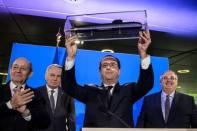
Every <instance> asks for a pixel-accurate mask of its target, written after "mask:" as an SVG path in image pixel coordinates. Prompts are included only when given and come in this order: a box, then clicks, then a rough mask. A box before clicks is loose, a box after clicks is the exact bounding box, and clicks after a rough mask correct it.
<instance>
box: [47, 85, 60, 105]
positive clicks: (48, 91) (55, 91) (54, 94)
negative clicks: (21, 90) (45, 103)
mask: <svg viewBox="0 0 197 131" xmlns="http://www.w3.org/2000/svg"><path fill="white" fill-rule="evenodd" d="M46 87H47V93H48V97H49V99H50V95H51V90H54V93H53V97H54V101H55V107H56V103H57V96H58V88H55V89H51V88H50V87H49V86H48V85H46Z"/></svg>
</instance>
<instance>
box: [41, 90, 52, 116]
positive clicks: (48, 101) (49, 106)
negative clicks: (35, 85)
mask: <svg viewBox="0 0 197 131" xmlns="http://www.w3.org/2000/svg"><path fill="white" fill-rule="evenodd" d="M42 92H43V96H44V99H45V101H46V106H47V110H48V112H49V114H50V116H52V114H53V113H52V110H51V104H50V100H49V96H48V92H47V87H46V86H45V87H44V88H42Z"/></svg>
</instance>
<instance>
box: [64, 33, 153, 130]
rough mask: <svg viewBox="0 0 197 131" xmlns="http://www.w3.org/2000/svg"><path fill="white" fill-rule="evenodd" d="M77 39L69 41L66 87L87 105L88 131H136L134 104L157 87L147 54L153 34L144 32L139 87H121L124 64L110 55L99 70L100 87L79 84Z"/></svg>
mask: <svg viewBox="0 0 197 131" xmlns="http://www.w3.org/2000/svg"><path fill="white" fill-rule="evenodd" d="M75 40H76V37H75V36H74V37H70V38H69V39H67V40H66V44H65V46H66V48H67V58H66V63H65V71H63V77H62V78H63V79H62V82H63V86H62V87H64V88H65V90H66V92H67V93H69V94H70V95H71V96H73V97H74V98H76V99H78V100H79V101H81V102H83V103H84V104H86V110H85V118H84V127H110V128H126V127H133V126H134V124H133V117H132V111H133V107H132V106H133V104H134V103H135V102H136V101H137V100H139V99H140V98H141V97H142V96H144V95H145V94H146V93H147V92H148V91H149V90H150V89H151V88H152V86H153V71H152V66H151V64H150V56H149V55H147V54H146V50H147V48H148V47H149V45H150V43H151V38H150V33H149V31H148V30H147V31H143V32H140V38H139V41H138V51H139V54H140V57H141V66H140V67H141V69H140V76H139V80H138V82H137V83H128V84H124V85H120V84H119V82H118V79H119V76H120V68H121V65H120V61H119V59H118V58H116V57H114V56H112V55H107V56H105V57H103V58H102V60H101V62H100V66H99V70H100V74H101V78H102V83H101V85H100V86H96V85H95V86H93V85H84V86H81V85H79V84H77V82H76V78H75V68H74V61H75V55H76V51H77V45H76V44H75Z"/></svg>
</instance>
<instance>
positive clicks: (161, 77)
mask: <svg viewBox="0 0 197 131" xmlns="http://www.w3.org/2000/svg"><path fill="white" fill-rule="evenodd" d="M168 72H172V73H174V75H175V76H176V79H177V80H178V75H177V74H176V72H174V71H172V70H167V71H165V72H164V73H163V74H162V75H161V76H160V80H162V79H163V77H164V75H165V74H166V73H168Z"/></svg>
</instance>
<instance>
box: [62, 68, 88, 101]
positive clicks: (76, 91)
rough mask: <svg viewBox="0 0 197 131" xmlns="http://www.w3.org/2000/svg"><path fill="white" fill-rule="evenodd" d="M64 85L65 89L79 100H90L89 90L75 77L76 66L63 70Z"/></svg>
mask: <svg viewBox="0 0 197 131" xmlns="http://www.w3.org/2000/svg"><path fill="white" fill-rule="evenodd" d="M62 87H63V90H64V91H65V92H66V93H68V94H69V95H71V96H72V97H74V98H76V99H77V100H79V101H81V102H83V103H86V102H87V101H88V90H87V89H86V88H85V87H83V86H80V85H79V84H77V82H76V77H75V66H73V67H72V68H71V69H70V70H66V71H65V70H63V72H62Z"/></svg>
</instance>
